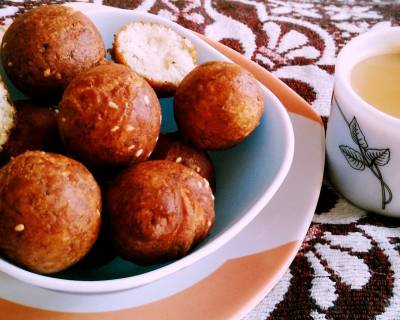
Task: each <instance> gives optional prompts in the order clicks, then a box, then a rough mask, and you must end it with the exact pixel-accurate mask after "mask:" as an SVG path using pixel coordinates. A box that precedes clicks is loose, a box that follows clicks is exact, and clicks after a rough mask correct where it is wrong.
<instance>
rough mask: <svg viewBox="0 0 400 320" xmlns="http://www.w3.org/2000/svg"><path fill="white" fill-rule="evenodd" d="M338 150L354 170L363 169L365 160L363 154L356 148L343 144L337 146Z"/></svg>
mask: <svg viewBox="0 0 400 320" xmlns="http://www.w3.org/2000/svg"><path fill="white" fill-rule="evenodd" d="M339 149H340V151H341V152H342V154H343V155H344V157H345V158H346V160H347V162H348V163H349V165H350V167H352V168H353V169H356V170H360V171H362V170H364V169H365V162H364V159H363V156H362V155H361V153H360V152H358V151H357V150H354V149H353V148H351V147H349V146H345V145H340V146H339Z"/></svg>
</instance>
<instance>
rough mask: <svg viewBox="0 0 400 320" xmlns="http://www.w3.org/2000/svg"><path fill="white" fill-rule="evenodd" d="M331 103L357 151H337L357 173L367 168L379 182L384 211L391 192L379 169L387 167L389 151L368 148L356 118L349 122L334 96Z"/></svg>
mask: <svg viewBox="0 0 400 320" xmlns="http://www.w3.org/2000/svg"><path fill="white" fill-rule="evenodd" d="M332 101H334V102H335V104H336V106H337V108H338V110H339V112H340V114H341V115H342V117H343V120H344V121H345V122H346V124H347V126H348V128H349V131H350V135H351V139H352V140H353V141H354V142H355V143H356V145H357V147H358V149H359V151H357V150H355V149H353V148H351V147H349V146H345V145H339V149H340V151H341V152H342V154H343V155H344V157H345V159H346V161H347V162H348V163H349V165H350V167H352V168H353V169H355V170H359V171H362V170H364V169H365V167H368V169H369V170H370V171H371V173H372V174H373V175H374V176H375V177H376V178H377V179H378V180H379V183H380V185H381V195H382V209H383V210H385V209H386V205H387V204H389V203H390V202H391V201H392V199H393V192H392V190H391V189H390V187H389V185H388V184H387V183H386V182H385V181H384V179H383V175H382V172H381V169H380V168H379V167H382V166H385V165H387V164H388V162H389V161H390V149H389V148H382V149H376V148H368V143H367V140H366V139H365V136H364V133H363V132H362V130H361V128H360V125H359V124H358V121H357V119H356V117H354V116H353V119H352V120H351V121H350V122H349V121H348V120H347V119H346V116H345V115H344V113H343V111H342V109H341V108H340V106H339V104H338V102H337V100H336V98H335V95H334V94H333V95H332Z"/></svg>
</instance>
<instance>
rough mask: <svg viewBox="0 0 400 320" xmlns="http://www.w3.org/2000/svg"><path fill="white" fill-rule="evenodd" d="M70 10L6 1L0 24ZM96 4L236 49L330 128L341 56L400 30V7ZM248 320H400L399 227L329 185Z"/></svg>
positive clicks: (0, 3)
mask: <svg viewBox="0 0 400 320" xmlns="http://www.w3.org/2000/svg"><path fill="white" fill-rule="evenodd" d="M63 2H65V1H62V0H60V1H58V0H56V1H48V0H45V1H40V0H38V1H32V0H30V1H23V0H7V1H5V0H0V23H2V24H9V23H11V21H12V19H13V18H14V17H15V16H16V15H18V14H21V13H22V12H24V11H25V10H27V9H30V8H32V7H34V6H37V5H40V4H43V3H63ZM90 2H93V1H90ZM94 2H95V3H103V4H105V5H110V6H115V7H120V8H128V9H132V10H136V11H145V12H150V13H153V14H157V15H159V16H162V17H164V18H167V19H169V20H172V21H175V22H177V23H179V24H181V25H182V26H184V27H187V28H189V29H192V30H194V31H197V32H200V33H203V34H205V35H206V36H207V37H209V38H211V39H214V40H217V41H220V42H221V43H223V44H225V45H228V46H230V47H231V48H233V49H235V50H237V51H238V52H240V53H242V54H243V55H245V56H246V57H247V58H249V59H252V60H254V61H255V62H257V63H258V64H260V65H261V66H263V67H264V68H266V69H267V70H269V71H271V72H272V73H274V74H275V75H276V76H278V77H279V78H281V79H282V80H283V81H285V82H286V83H287V84H288V85H289V86H290V87H292V88H293V89H294V90H295V91H297V92H298V93H299V94H300V95H301V96H302V97H303V98H304V99H305V100H307V101H308V102H309V103H310V104H311V105H312V106H313V108H315V110H317V111H318V112H319V113H320V114H321V115H322V116H323V117H325V118H326V117H327V116H328V115H329V109H330V100H331V94H332V88H333V74H334V64H335V59H336V55H337V53H338V52H339V50H340V49H341V48H342V47H343V46H344V45H345V44H346V43H347V42H348V41H349V40H350V39H351V38H353V37H355V36H357V35H358V34H360V33H363V32H366V31H368V30H370V29H378V28H388V27H390V26H394V25H399V23H400V1H385V0H381V1H379V0H373V1H354V0H352V1H344V0H333V1H329V0H328V1H324V2H322V1H317V0H308V1H306V0H295V1H281V0H269V1H262V0H253V1H250V0H235V1H226V0H224V1H223V0H213V1H212V0H191V1H181V0H104V1H101V0H95V1H94ZM245 319H246V320H261V319H314V320H325V319H381V320H395V319H400V220H396V219H390V218H385V217H382V216H378V215H375V214H373V213H368V212H365V211H363V210H360V209H358V208H356V207H354V206H352V205H351V204H349V203H348V202H347V201H346V200H344V199H343V198H341V197H340V196H339V195H338V194H336V192H335V191H334V190H333V189H332V188H331V187H330V186H329V185H328V184H327V183H325V184H324V186H323V188H322V191H321V197H320V199H319V204H318V207H317V212H316V214H315V216H314V219H313V222H312V224H311V226H310V229H309V231H308V234H307V237H306V239H305V240H304V242H303V245H302V247H301V249H300V251H299V253H298V254H297V256H296V258H295V260H294V262H293V263H292V265H291V266H290V268H289V270H288V271H287V272H286V273H285V275H284V276H283V278H282V279H281V280H280V282H279V283H278V284H277V285H276V286H275V287H274V289H273V290H272V291H271V292H270V293H269V294H268V295H267V297H265V298H264V299H263V301H261V302H260V304H259V305H258V306H257V307H256V308H255V309H254V310H253V311H252V312H250V313H249V314H248V315H247V316H246V317H245Z"/></svg>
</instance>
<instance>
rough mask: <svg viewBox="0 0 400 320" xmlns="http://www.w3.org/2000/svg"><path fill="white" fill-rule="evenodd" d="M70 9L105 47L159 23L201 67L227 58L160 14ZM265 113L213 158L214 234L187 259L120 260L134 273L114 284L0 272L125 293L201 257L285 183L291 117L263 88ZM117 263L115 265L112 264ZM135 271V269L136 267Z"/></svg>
mask: <svg viewBox="0 0 400 320" xmlns="http://www.w3.org/2000/svg"><path fill="white" fill-rule="evenodd" d="M70 6H72V7H74V8H76V9H78V10H81V11H83V12H84V13H85V14H86V15H87V16H88V17H89V18H90V19H91V20H92V21H93V22H94V23H95V25H96V26H97V28H98V29H99V31H100V33H101V34H102V36H103V39H104V41H105V45H106V48H110V47H111V45H112V40H113V35H114V33H115V32H116V31H117V30H118V29H119V28H120V27H121V26H123V25H124V24H126V23H128V22H131V21H151V22H158V23H163V24H165V25H167V26H169V27H171V28H172V29H174V30H175V31H177V32H179V33H180V34H182V35H183V36H186V37H187V38H189V39H191V41H192V42H193V43H194V45H195V46H196V48H197V53H198V58H199V63H202V62H205V61H209V60H228V59H227V58H226V57H225V56H223V55H222V54H220V53H219V52H218V51H216V50H215V49H213V48H212V47H210V46H209V45H208V44H206V43H205V42H203V41H202V40H201V39H199V38H198V37H197V36H195V34H193V33H192V32H191V31H189V30H187V29H184V28H182V27H180V26H179V25H177V24H175V23H173V22H170V21H167V20H165V19H162V18H160V17H158V16H154V15H150V14H146V13H137V12H132V11H128V10H123V9H116V8H111V7H105V6H97V5H91V4H83V3H74V4H71V5H70ZM262 89H263V91H264V96H265V113H264V115H263V118H262V122H261V125H260V126H259V127H258V128H257V130H256V131H255V132H254V133H253V134H252V135H251V136H250V137H249V138H248V139H247V140H246V141H244V142H243V143H241V144H240V145H238V146H237V147H235V148H232V149H229V150H225V151H220V152H213V153H212V154H211V156H212V158H213V161H214V164H215V166H216V171H217V192H216V224H215V227H214V228H213V231H212V234H211V235H210V236H209V237H208V238H207V239H205V240H204V241H203V242H202V243H201V244H200V245H199V246H198V247H196V248H195V249H194V250H193V251H192V252H191V253H190V254H189V255H187V256H186V257H184V258H182V259H179V260H176V261H173V262H171V263H169V264H165V265H161V266H153V267H150V268H147V269H146V268H143V267H141V268H138V266H136V265H134V264H131V263H130V262H126V261H121V260H122V259H120V260H119V261H118V263H119V265H118V266H119V267H121V265H122V267H121V268H126V269H128V270H129V268H131V270H134V268H138V269H137V270H138V271H137V272H136V271H135V273H136V274H135V275H133V276H126V275H124V273H121V277H119V278H118V275H117V278H113V279H112V280H97V281H85V280H83V281H82V280H80V281H78V280H67V279H60V278H54V277H49V276H44V275H39V274H34V273H31V272H29V271H26V270H23V269H21V268H18V267H16V266H14V265H13V264H10V263H8V262H7V261H5V260H1V259H0V270H1V271H3V272H5V273H7V274H9V275H12V276H14V277H15V278H17V279H19V280H22V281H25V282H28V283H31V284H34V285H37V286H41V287H44V288H49V289H52V290H58V291H64V292H79V293H101V292H112V291H118V290H124V289H129V288H133V287H137V286H141V285H145V284H147V283H150V282H152V281H154V280H157V279H160V278H161V277H164V276H166V275H168V274H171V273H173V272H175V271H177V270H180V269H181V268H184V267H186V266H188V265H190V264H192V263H194V262H196V261H197V260H199V259H201V258H203V257H205V256H206V255H208V254H209V253H211V252H213V251H214V250H216V249H217V248H219V247H221V246H222V245H223V244H225V243H226V242H227V241H229V240H230V239H232V237H234V236H235V235H236V234H237V233H238V232H239V231H240V230H242V229H243V228H244V227H245V226H246V225H247V224H248V223H249V222H250V221H251V220H252V219H253V218H254V217H255V216H256V215H257V214H258V213H259V212H260V211H261V210H262V208H263V207H264V206H265V205H266V204H267V203H268V201H269V200H270V199H271V198H272V196H273V195H274V194H275V192H276V191H277V190H278V188H279V187H280V185H281V184H282V182H283V181H284V179H285V177H286V175H287V173H288V171H289V168H290V165H291V161H292V158H293V152H294V136H293V128H292V126H291V123H290V119H289V116H288V114H287V112H286V110H285V109H284V107H283V106H282V104H281V103H280V101H279V100H278V99H277V98H276V97H275V96H274V95H273V94H272V93H271V92H270V91H269V90H268V89H266V88H265V87H262ZM162 104H163V109H164V110H163V117H164V118H163V130H164V131H171V130H173V129H174V127H175V123H174V122H173V115H172V108H171V104H172V100H171V99H167V100H163V101H162ZM116 263H117V262H116ZM135 270H136V269H135Z"/></svg>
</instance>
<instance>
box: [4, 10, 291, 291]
mask: <svg viewBox="0 0 400 320" xmlns="http://www.w3.org/2000/svg"><path fill="white" fill-rule="evenodd" d="M65 5H67V6H69V7H72V8H73V9H76V10H80V11H82V12H83V13H84V14H88V15H90V14H97V13H101V12H110V11H115V12H120V13H124V14H128V15H131V16H132V17H133V16H134V19H136V20H144V21H152V22H158V23H161V24H164V25H166V26H168V27H171V28H172V29H173V30H175V31H177V32H178V33H180V34H181V35H183V36H185V37H187V38H189V39H190V40H191V41H192V42H193V43H194V44H195V45H196V47H205V48H206V49H207V51H208V52H212V54H213V55H215V56H217V57H218V58H219V59H220V60H225V61H231V60H230V59H228V58H227V57H226V56H225V55H223V54H222V53H220V52H219V51H217V50H216V49H214V48H213V47H211V46H210V45H209V44H207V43H206V42H205V41H204V40H202V39H201V38H199V37H198V36H197V35H196V34H195V33H194V32H192V31H190V30H188V29H186V28H184V27H182V26H180V25H178V24H177V23H175V22H172V21H169V20H167V19H165V18H162V17H159V16H157V15H153V14H150V13H145V12H135V11H132V10H129V9H121V8H115V7H108V6H104V5H99V4H90V3H68V4H65ZM89 18H90V17H89ZM260 87H261V89H262V91H263V93H264V95H266V96H268V97H269V99H271V100H272V101H273V102H274V104H275V105H276V110H277V111H278V112H279V116H280V117H281V118H282V123H283V126H284V127H283V128H282V131H283V132H284V134H285V135H284V136H283V137H282V139H283V141H284V145H285V148H284V151H283V153H284V157H283V161H282V162H281V164H280V166H279V168H278V170H277V174H276V175H275V176H274V178H273V179H272V181H271V184H270V185H269V186H268V187H267V189H266V190H265V191H264V193H263V194H262V195H261V196H260V198H259V199H258V200H257V201H256V202H255V203H254V204H253V205H252V206H251V207H250V208H249V209H248V210H247V212H246V214H244V215H243V216H242V217H240V218H239V219H238V221H237V222H236V223H235V224H234V225H233V226H231V227H230V228H229V229H228V230H226V231H224V232H222V234H220V235H219V236H217V237H216V238H215V239H214V240H212V241H211V242H210V243H207V244H206V245H204V246H203V247H201V248H199V249H196V250H195V251H194V252H191V253H190V254H189V255H187V256H185V257H183V258H180V259H178V260H176V261H174V262H171V263H169V264H168V265H166V266H162V267H160V268H157V269H155V270H152V271H149V272H145V273H143V274H139V275H134V276H129V277H124V278H119V279H110V280H94V281H91V280H90V281H88V280H68V279H59V278H52V277H49V276H47V275H41V274H36V273H33V272H31V271H28V270H25V269H22V268H20V267H18V266H16V265H14V264H12V263H10V262H8V261H7V260H3V259H2V258H0V271H2V272H4V273H6V274H8V275H10V276H12V277H14V278H16V279H18V280H21V281H24V282H27V283H30V284H32V285H35V286H39V287H42V288H47V289H51V290H55V291H61V292H71V293H107V292H115V291H122V290H127V289H132V288H135V287H139V286H142V285H146V284H148V283H150V282H153V281H156V280H158V279H161V278H163V277H165V276H168V275H169V274H172V273H174V272H177V271H179V270H181V269H183V268H186V267H188V266H190V265H191V264H193V263H195V262H196V261H198V260H200V259H202V258H204V257H206V256H207V255H209V254H210V253H212V252H214V251H216V250H217V249H218V248H220V247H222V246H223V245H224V244H225V243H227V242H228V241H229V240H231V239H232V238H233V237H234V236H235V235H237V234H238V233H239V232H240V231H241V230H242V229H243V228H244V227H245V226H247V225H248V224H249V223H250V222H251V221H252V220H253V219H254V218H255V217H256V216H257V215H258V213H260V212H261V210H262V209H263V208H264V207H265V206H266V205H267V203H268V202H269V201H270V200H271V198H272V197H273V196H274V194H275V193H276V192H277V191H278V189H279V187H280V186H281V185H282V183H283V181H284V180H285V178H286V176H287V174H288V172H289V169H290V167H291V164H292V161H293V156H294V132H293V127H292V123H291V121H290V118H289V114H288V112H287V110H286V109H285V107H284V106H283V105H282V103H281V102H280V100H279V99H278V98H277V97H276V96H275V95H274V94H273V93H272V92H271V91H270V90H269V89H268V88H266V87H265V86H264V85H262V84H260Z"/></svg>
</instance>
